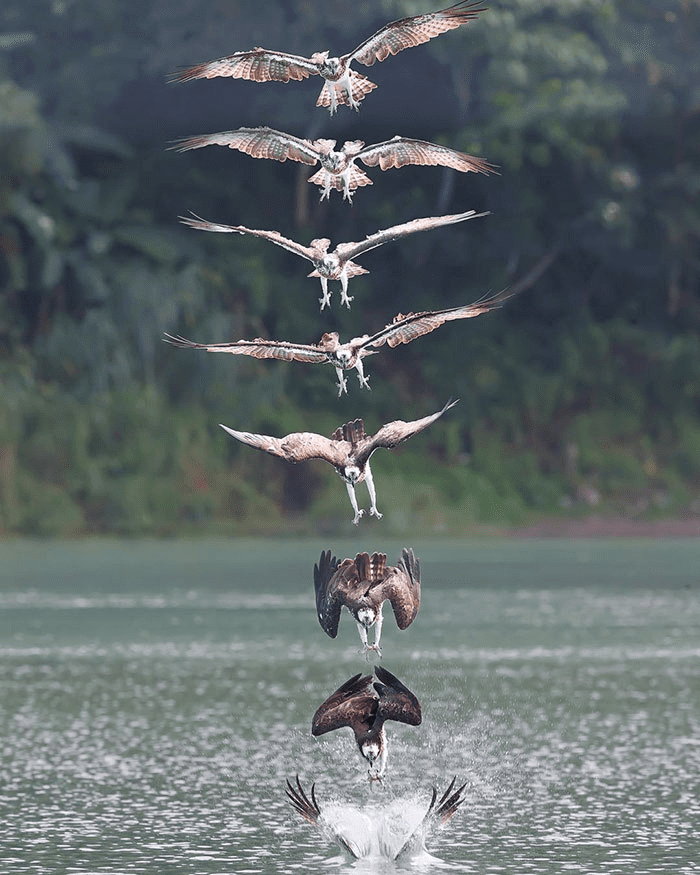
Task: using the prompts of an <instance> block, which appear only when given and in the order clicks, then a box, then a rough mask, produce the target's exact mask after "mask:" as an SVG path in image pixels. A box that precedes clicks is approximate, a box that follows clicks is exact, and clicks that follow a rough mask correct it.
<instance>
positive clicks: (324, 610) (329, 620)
mask: <svg viewBox="0 0 700 875" xmlns="http://www.w3.org/2000/svg"><path fill="white" fill-rule="evenodd" d="M338 565H339V562H338V560H337V559H336V558H335V556H333V555H332V554H331V551H330V550H324V551H323V552H322V553H321V558H320V559H319V561H318V565H314V591H315V593H316V616H317V617H318V622H319V623H320V624H321V628H322V629H323V631H324V632H325V633H326V635H328V636H330V637H331V638H335V637H336V635H337V634H338V623H339V622H340V611H341V609H342V607H343V602H342V600H341V599H339V598H338V593H337V591H336V590H335V588H334V587H333V586H332V580H333V578H334V577H335V574H336V571H337V569H338Z"/></svg>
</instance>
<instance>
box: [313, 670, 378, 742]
mask: <svg viewBox="0 0 700 875" xmlns="http://www.w3.org/2000/svg"><path fill="white" fill-rule="evenodd" d="M376 706H377V697H376V696H375V695H374V693H373V692H372V675H366V676H365V677H361V676H360V675H359V674H356V675H354V676H353V677H351V678H350V680H348V681H345V683H344V684H343V685H342V686H340V687H338V689H337V690H336V691H335V692H334V693H332V694H331V695H330V696H329V697H328V698H327V699H326V701H325V702H324V703H323V704H322V705H320V706H319V708H318V709H317V711H316V713H315V714H314V716H313V720H312V721H311V734H312V735H323V734H324V733H326V732H331V731H332V730H334V729H340V728H341V727H342V726H352V727H353V729H354V728H355V726H357V727H361V726H365V725H367V723H368V721H369V718H370V715H371V714H372V713H373V712H374V711H375V710H376Z"/></svg>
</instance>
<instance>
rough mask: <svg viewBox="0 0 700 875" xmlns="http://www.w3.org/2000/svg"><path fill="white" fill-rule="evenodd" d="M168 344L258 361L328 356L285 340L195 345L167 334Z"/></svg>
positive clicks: (320, 359)
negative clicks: (227, 353)
mask: <svg viewBox="0 0 700 875" xmlns="http://www.w3.org/2000/svg"><path fill="white" fill-rule="evenodd" d="M163 339H164V340H166V341H167V342H168V343H171V344H172V345H173V346H177V347H180V348H181V349H205V350H206V351H207V352H230V353H231V354H232V355H250V356H252V357H253V358H256V359H280V360H282V361H287V362H290V361H295V362H325V361H327V360H328V356H327V355H326V353H325V352H323V351H322V350H320V349H319V348H318V347H317V346H310V345H308V344H303V343H288V342H287V341H284V340H263V339H262V338H261V337H257V338H256V339H255V340H235V341H233V342H232V343H195V342H194V341H192V340H187V338H185V337H181V336H180V335H179V334H177V335H173V334H168V333H167V332H166V333H165V334H164V337H163Z"/></svg>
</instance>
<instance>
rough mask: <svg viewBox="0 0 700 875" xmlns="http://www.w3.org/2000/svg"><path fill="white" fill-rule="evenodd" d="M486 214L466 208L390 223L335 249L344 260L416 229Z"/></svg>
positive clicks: (453, 222) (486, 214)
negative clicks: (358, 239) (355, 241)
mask: <svg viewBox="0 0 700 875" xmlns="http://www.w3.org/2000/svg"><path fill="white" fill-rule="evenodd" d="M488 215H489V214H488V213H477V212H476V211H475V210H467V212H466V213H454V214H452V215H449V216H428V217H426V218H424V219H412V220H411V221H410V222H403V223H402V224H401V225H392V227H391V228H385V229H384V230H383V231H377V232H376V234H370V235H369V236H368V237H365V239H364V240H360V241H359V242H358V243H340V244H338V246H336V248H335V251H336V253H337V254H338V256H339V257H340V258H341V260H343V261H346V260H349V259H351V258H356V257H357V256H358V255H360V254H361V253H362V252H367V250H368V249H376V248H377V246H382V245H383V244H384V243H390V242H391V241H392V240H397V239H398V238H399V237H406V236H408V235H409V234H415V233H417V232H418V231H430V230H431V229H433V228H440V227H442V226H443V225H454V224H456V223H457V222H466V221H467V219H479V218H481V217H482V216H488Z"/></svg>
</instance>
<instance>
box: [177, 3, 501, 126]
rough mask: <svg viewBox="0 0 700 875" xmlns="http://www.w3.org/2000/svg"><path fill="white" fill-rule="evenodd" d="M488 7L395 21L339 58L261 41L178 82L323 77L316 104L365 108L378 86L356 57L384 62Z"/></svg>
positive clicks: (462, 6) (458, 7)
mask: <svg viewBox="0 0 700 875" xmlns="http://www.w3.org/2000/svg"><path fill="white" fill-rule="evenodd" d="M485 11H486V7H484V6H481V5H480V4H479V2H478V0H477V2H473V0H461V2H459V3H455V4H454V5H453V6H450V7H448V8H447V9H442V10H440V11H439V12H429V13H427V14H425V15H414V16H411V17H410V18H400V19H398V20H397V21H392V22H390V23H389V24H387V25H385V26H384V27H382V28H381V29H380V30H378V31H377V32H376V33H375V34H374V35H373V36H371V37H370V38H369V39H367V40H365V41H364V42H363V43H360V45H359V46H357V48H356V49H354V50H353V51H352V52H350V53H349V54H347V55H341V56H340V57H339V58H331V57H329V52H328V51H325V52H314V54H313V55H311V57H310V58H305V57H302V56H301V55H290V54H287V53H286V52H273V51H268V49H262V48H260V47H259V46H257V47H256V48H254V49H253V50H252V51H247V52H235V53H234V54H233V55H229V56H228V57H226V58H220V59H219V60H217V61H209V62H208V63H205V64H197V65H196V66H194V67H190V68H189V69H186V70H182V71H181V72H179V73H175V74H174V75H173V81H175V82H189V81H190V80H192V79H214V78H215V77H217V76H228V77H231V78H232V79H251V80H253V81H254V82H269V81H271V80H275V81H277V82H289V80H290V79H295V80H301V79H307V78H308V77H309V76H323V78H324V79H325V80H326V81H325V82H324V83H323V88H322V89H321V93H320V95H319V98H318V100H317V101H316V106H328V107H329V108H330V113H331V115H333V113H334V112H335V111H336V108H337V106H338V104H339V103H343V104H345V105H349V106H351V107H352V108H353V109H359V108H360V101H361V100H363V99H364V97H365V95H366V94H368V93H369V92H370V91H372V90H373V89H374V88H376V87H377V86H376V85H375V84H374V83H373V82H370V81H369V79H367V77H366V76H363V75H362V74H360V73H356V72H355V71H354V70H352V69H350V64H351V63H352V62H353V61H357V62H358V63H359V64H364V65H365V66H366V67H371V66H372V64H374V62H375V61H383V60H384V59H385V58H387V57H388V56H389V55H396V54H397V53H398V52H400V51H402V50H403V49H408V48H411V47H412V46H418V45H420V44H421V43H425V42H428V40H431V39H433V37H436V36H439V35H440V34H441V33H445V32H446V31H448V30H453V29H454V28H456V27H459V26H460V25H462V24H466V23H467V22H469V21H471V20H472V19H474V18H476V17H477V16H478V15H479V14H480V13H481V12H485Z"/></svg>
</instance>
